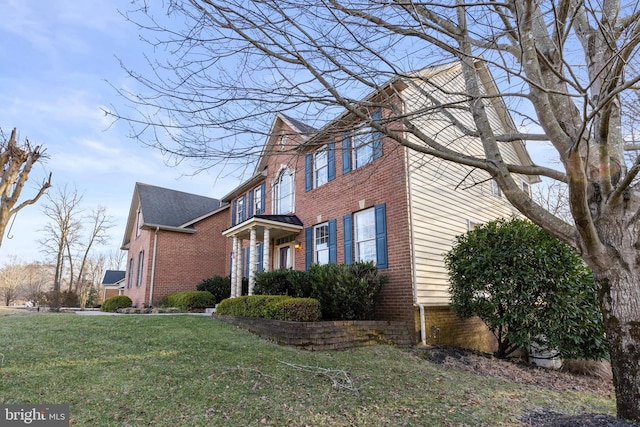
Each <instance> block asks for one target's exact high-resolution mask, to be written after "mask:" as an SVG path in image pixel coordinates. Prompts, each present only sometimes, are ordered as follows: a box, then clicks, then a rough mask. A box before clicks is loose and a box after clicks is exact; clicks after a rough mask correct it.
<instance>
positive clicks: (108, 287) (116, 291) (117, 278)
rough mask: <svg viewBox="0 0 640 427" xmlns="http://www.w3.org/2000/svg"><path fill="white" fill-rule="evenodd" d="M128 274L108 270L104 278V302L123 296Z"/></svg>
mask: <svg viewBox="0 0 640 427" xmlns="http://www.w3.org/2000/svg"><path fill="white" fill-rule="evenodd" d="M125 275H126V272H125V271H120V270H107V271H105V272H104V277H103V278H102V289H103V292H102V301H104V300H106V299H109V298H111V297H115V296H118V295H122V291H123V290H124V279H125Z"/></svg>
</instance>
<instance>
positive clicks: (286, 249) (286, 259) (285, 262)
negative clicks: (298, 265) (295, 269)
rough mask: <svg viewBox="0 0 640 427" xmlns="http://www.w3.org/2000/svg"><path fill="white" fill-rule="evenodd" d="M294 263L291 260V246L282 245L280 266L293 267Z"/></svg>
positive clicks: (279, 250) (279, 258)
mask: <svg viewBox="0 0 640 427" xmlns="http://www.w3.org/2000/svg"><path fill="white" fill-rule="evenodd" d="M292 265H293V263H292V262H291V246H281V247H280V248H279V249H278V267H279V268H291V267H292Z"/></svg>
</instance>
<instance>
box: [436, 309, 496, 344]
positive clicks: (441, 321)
mask: <svg viewBox="0 0 640 427" xmlns="http://www.w3.org/2000/svg"><path fill="white" fill-rule="evenodd" d="M425 326H426V328H425V329H426V333H427V340H426V341H427V344H430V345H437V344H447V345H453V346H457V347H465V348H472V349H475V350H480V351H484V352H488V353H491V352H494V351H496V350H497V341H496V339H495V337H494V336H493V334H492V333H491V332H490V331H489V329H488V328H487V326H486V325H485V324H484V323H483V322H482V320H480V319H479V318H477V317H473V318H471V319H467V320H461V319H460V318H459V317H458V316H457V315H456V314H455V313H454V312H453V310H451V308H449V307H425Z"/></svg>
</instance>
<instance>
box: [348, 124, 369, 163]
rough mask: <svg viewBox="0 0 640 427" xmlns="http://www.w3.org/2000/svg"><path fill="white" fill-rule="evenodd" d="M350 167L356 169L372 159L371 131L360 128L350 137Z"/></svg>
mask: <svg viewBox="0 0 640 427" xmlns="http://www.w3.org/2000/svg"><path fill="white" fill-rule="evenodd" d="M351 148H352V150H351V153H352V159H351V164H352V169H358V168H361V167H363V166H365V165H368V164H369V163H371V162H372V161H373V133H372V132H370V131H369V130H368V129H365V128H362V129H360V130H359V131H357V132H356V133H355V134H354V135H353V137H352V138H351Z"/></svg>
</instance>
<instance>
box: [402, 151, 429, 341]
mask: <svg viewBox="0 0 640 427" xmlns="http://www.w3.org/2000/svg"><path fill="white" fill-rule="evenodd" d="M408 150H409V149H408V148H406V147H405V164H406V167H407V177H406V180H407V199H408V202H409V203H408V205H409V206H408V208H409V234H410V237H409V244H410V245H411V247H410V251H411V282H412V285H413V286H412V288H413V303H414V304H415V305H416V306H417V307H418V309H419V310H420V343H421V344H422V345H427V328H426V322H425V318H424V304H421V303H420V302H418V282H417V280H416V258H415V250H414V248H415V240H414V235H413V213H412V212H411V209H412V206H413V203H412V200H411V181H410V174H411V171H410V170H409V168H410V164H409V152H408Z"/></svg>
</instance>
